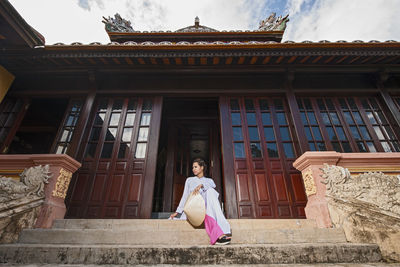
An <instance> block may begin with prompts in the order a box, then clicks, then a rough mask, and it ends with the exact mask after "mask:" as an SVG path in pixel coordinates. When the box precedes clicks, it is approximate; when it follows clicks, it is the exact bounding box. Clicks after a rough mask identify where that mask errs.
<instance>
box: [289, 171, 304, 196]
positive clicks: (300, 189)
mask: <svg viewBox="0 0 400 267" xmlns="http://www.w3.org/2000/svg"><path fill="white" fill-rule="evenodd" d="M290 178H291V181H292V184H293V188H294V198H295V201H296V202H304V203H305V202H307V196H306V194H305V189H304V184H303V178H302V176H301V174H299V173H294V174H291V175H290Z"/></svg>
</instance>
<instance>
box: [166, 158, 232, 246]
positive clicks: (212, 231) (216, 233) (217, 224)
mask: <svg viewBox="0 0 400 267" xmlns="http://www.w3.org/2000/svg"><path fill="white" fill-rule="evenodd" d="M205 168H206V163H205V162H204V160H202V159H195V160H194V161H193V167H192V170H193V174H194V175H195V176H194V177H189V178H187V179H186V182H185V189H184V191H183V195H182V198H181V201H180V202H179V206H178V208H177V209H176V212H175V213H173V214H172V215H171V216H170V218H171V219H174V218H175V217H176V216H177V215H178V213H182V215H181V217H180V219H181V220H186V215H185V213H184V212H183V207H184V206H185V203H186V199H187V198H188V196H189V195H190V193H191V192H193V193H194V194H199V193H200V194H201V196H202V197H203V198H204V201H205V203H206V217H205V219H204V226H205V228H206V232H207V234H208V236H209V237H210V243H211V245H214V244H217V245H226V244H229V243H230V242H231V237H229V236H227V235H228V234H230V233H231V227H230V225H229V223H228V221H227V220H226V219H225V216H224V214H223V213H222V210H221V207H220V204H219V201H218V196H219V194H218V192H217V191H215V189H214V188H215V183H214V181H213V180H212V179H210V178H206V177H204V172H205Z"/></svg>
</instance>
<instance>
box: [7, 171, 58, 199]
mask: <svg viewBox="0 0 400 267" xmlns="http://www.w3.org/2000/svg"><path fill="white" fill-rule="evenodd" d="M50 178H51V174H50V172H49V165H45V166H41V165H40V166H35V167H30V168H27V169H25V170H24V171H23V172H22V173H21V174H20V181H16V180H14V179H13V178H7V177H4V176H0V201H2V202H5V201H10V200H13V199H19V198H23V197H27V196H32V195H36V196H38V197H43V196H44V185H45V184H47V183H48V182H49V179H50Z"/></svg>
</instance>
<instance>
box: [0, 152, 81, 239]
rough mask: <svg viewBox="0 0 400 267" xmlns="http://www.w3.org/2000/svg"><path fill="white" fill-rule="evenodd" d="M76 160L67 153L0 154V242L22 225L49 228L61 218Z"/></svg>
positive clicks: (20, 228)
mask: <svg viewBox="0 0 400 267" xmlns="http://www.w3.org/2000/svg"><path fill="white" fill-rule="evenodd" d="M80 166H81V165H80V163H79V162H77V161H76V160H74V159H72V158H71V157H69V156H67V155H53V154H43V155H0V243H10V242H14V241H16V239H17V238H18V234H19V232H20V231H21V230H22V229H23V228H33V227H34V228H50V227H51V226H52V224H53V221H54V220H55V219H62V218H64V215H65V212H66V207H65V203H64V199H65V196H66V193H67V190H68V186H69V183H70V180H71V177H72V174H73V173H74V172H75V171H76V170H77V169H78V168H79V167H80Z"/></svg>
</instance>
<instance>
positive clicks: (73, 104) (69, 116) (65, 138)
mask: <svg viewBox="0 0 400 267" xmlns="http://www.w3.org/2000/svg"><path fill="white" fill-rule="evenodd" d="M82 103H83V101H82V99H72V100H71V101H70V103H69V105H68V108H67V111H66V113H65V116H64V121H63V124H62V126H61V130H60V131H59V133H58V136H57V139H56V140H57V141H56V145H55V147H54V149H52V150H53V152H54V153H56V154H65V153H66V152H67V150H68V147H69V145H70V143H71V140H72V135H73V134H74V130H75V127H76V123H77V122H78V119H79V115H80V112H81V108H82Z"/></svg>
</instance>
